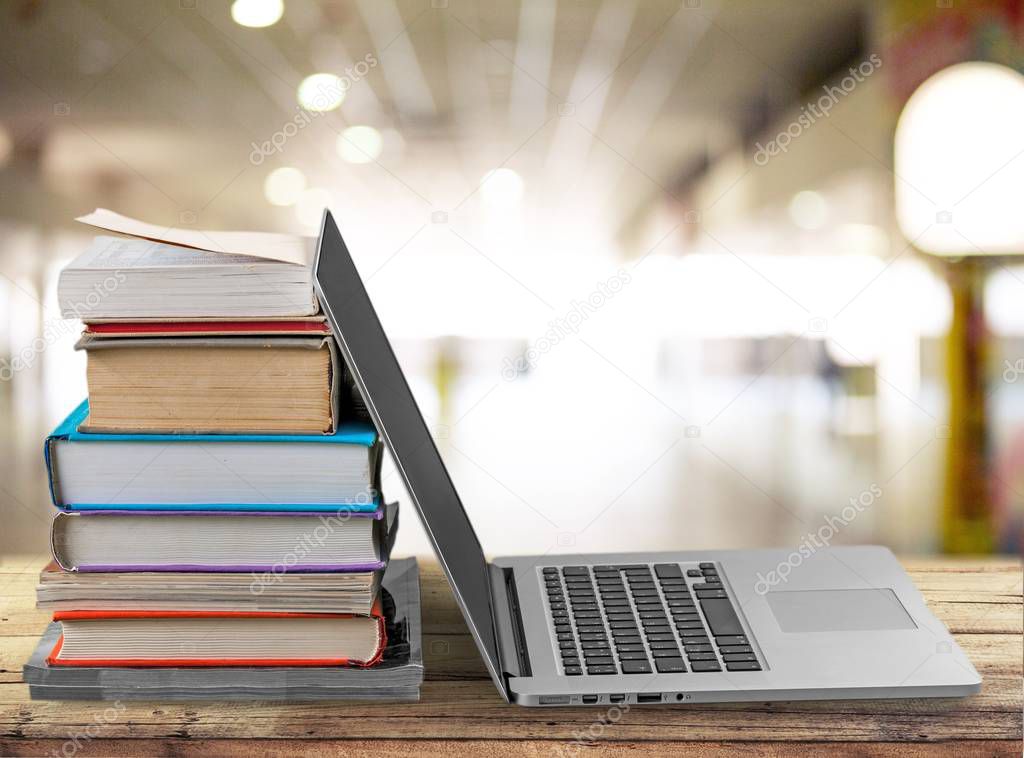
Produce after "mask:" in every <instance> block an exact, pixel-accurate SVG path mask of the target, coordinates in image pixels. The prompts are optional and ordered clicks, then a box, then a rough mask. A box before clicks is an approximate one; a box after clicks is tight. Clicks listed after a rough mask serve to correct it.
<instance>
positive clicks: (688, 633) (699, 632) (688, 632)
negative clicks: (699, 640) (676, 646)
mask: <svg viewBox="0 0 1024 758" xmlns="http://www.w3.org/2000/svg"><path fill="white" fill-rule="evenodd" d="M679 636H680V637H704V638H705V639H707V634H705V633H704V629H703V628H701V629H680V630H679Z"/></svg>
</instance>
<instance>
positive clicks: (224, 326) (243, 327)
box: [83, 316, 331, 337]
mask: <svg viewBox="0 0 1024 758" xmlns="http://www.w3.org/2000/svg"><path fill="white" fill-rule="evenodd" d="M83 333H84V334H88V335H91V336H94V337H220V336H229V335H233V334H243V335H245V334H247V335H259V334H330V333H331V329H330V327H329V326H328V325H327V322H326V321H325V320H324V318H323V317H322V316H305V317H302V318H291V319H275V320H273V321H267V320H261V319H238V320H228V319H205V320H202V321H193V320H178V321H170V320H154V319H150V320H145V321H144V320H139V321H87V322H86V324H85V331H84V332H83Z"/></svg>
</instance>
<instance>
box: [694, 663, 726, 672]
mask: <svg viewBox="0 0 1024 758" xmlns="http://www.w3.org/2000/svg"><path fill="white" fill-rule="evenodd" d="M721 670H722V667H721V666H719V665H718V661H694V662H693V663H691V664H690V671H694V672H700V671H721Z"/></svg>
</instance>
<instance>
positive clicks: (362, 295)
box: [314, 211, 505, 693]
mask: <svg viewBox="0 0 1024 758" xmlns="http://www.w3.org/2000/svg"><path fill="white" fill-rule="evenodd" d="M314 276H315V282H316V290H317V295H318V296H319V297H320V304H321V307H322V308H323V310H324V313H325V315H326V316H327V319H328V321H329V322H330V324H331V329H332V330H333V331H334V334H335V336H336V337H337V340H338V343H339V347H340V348H341V351H342V354H343V355H344V357H345V360H346V362H347V364H348V366H349V368H350V370H351V371H352V373H353V375H354V376H355V380H356V384H357V385H358V386H359V390H360V392H362V395H363V399H364V400H365V401H366V406H367V408H368V409H369V411H370V415H371V417H372V418H373V420H374V422H375V423H376V425H377V430H378V431H379V432H380V434H381V436H382V437H383V438H384V442H385V444H387V446H388V448H389V449H390V450H391V454H392V455H393V456H394V459H395V463H396V465H397V467H398V470H399V471H400V472H401V474H402V477H403V479H404V480H405V484H406V487H407V488H408V490H409V495H410V496H411V497H412V500H413V502H414V504H415V505H416V508H417V510H418V511H419V514H420V518H421V520H422V521H423V526H424V527H425V528H426V530H427V534H428V535H429V536H430V539H431V541H432V542H433V545H434V551H435V553H436V554H437V557H438V560H440V562H441V565H442V568H443V569H444V571H445V574H446V575H447V576H448V581H449V583H450V584H451V586H452V590H453V591H454V592H455V596H456V598H457V599H458V601H459V605H460V606H461V607H462V612H463V615H464V616H465V617H466V623H467V624H468V625H469V627H470V631H471V632H472V633H473V636H474V638H475V639H476V641H477V645H478V646H479V648H480V652H481V654H482V655H483V656H484V660H485V662H486V663H487V667H488V669H489V670H490V672H491V676H492V678H494V680H495V684H496V685H498V688H499V690H500V691H501V692H502V693H504V692H505V686H504V682H503V681H502V679H501V676H500V674H499V670H498V669H499V666H498V653H497V650H498V646H497V641H496V638H495V632H494V625H493V621H492V617H491V590H490V580H489V578H488V572H487V564H486V561H485V560H484V553H483V549H482V548H481V547H480V541H479V540H478V539H477V536H476V533H475V532H474V531H473V525H472V524H471V523H470V522H469V518H468V517H467V516H466V512H465V510H463V508H462V502H461V501H460V500H459V496H458V494H457V493H456V491H455V487H454V485H453V484H452V481H451V478H450V477H449V476H448V471H447V470H446V469H445V466H444V462H443V461H442V460H441V456H440V455H439V454H438V452H437V448H436V447H435V446H434V440H433V438H432V437H431V436H430V432H429V431H428V430H427V425H426V423H425V422H424V420H423V416H422V414H421V413H420V410H419V408H418V407H417V405H416V401H415V399H414V398H413V396H412V392H411V391H410V390H409V385H408V383H406V381H405V376H404V375H403V374H402V369H401V368H400V367H399V365H398V361H397V360H396V359H395V354H394V352H393V351H392V349H391V345H390V343H389V342H388V339H387V337H386V336H385V334H384V329H383V328H382V327H381V325H380V321H379V320H378V318H377V313H376V312H375V311H374V309H373V305H372V304H371V303H370V297H369V295H368V294H367V292H366V288H365V287H364V286H363V282H362V280H361V279H360V278H359V273H358V272H357V271H356V267H355V264H354V263H353V262H352V258H351V256H350V255H349V252H348V248H347V247H346V246H345V242H344V240H342V238H341V234H340V233H339V232H338V227H337V226H336V225H335V223H334V218H333V217H332V216H331V214H330V212H329V211H325V213H324V219H323V222H322V224H321V228H320V242H319V246H318V249H317V256H316V263H315V265H314Z"/></svg>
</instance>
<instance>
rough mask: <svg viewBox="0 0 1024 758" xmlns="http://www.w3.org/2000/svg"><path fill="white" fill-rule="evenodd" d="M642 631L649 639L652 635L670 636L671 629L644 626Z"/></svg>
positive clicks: (659, 626)
mask: <svg viewBox="0 0 1024 758" xmlns="http://www.w3.org/2000/svg"><path fill="white" fill-rule="evenodd" d="M643 631H644V634H646V635H647V636H648V637H650V635H652V634H672V627H670V626H662V625H658V626H653V627H648V626H645V627H644V628H643Z"/></svg>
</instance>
